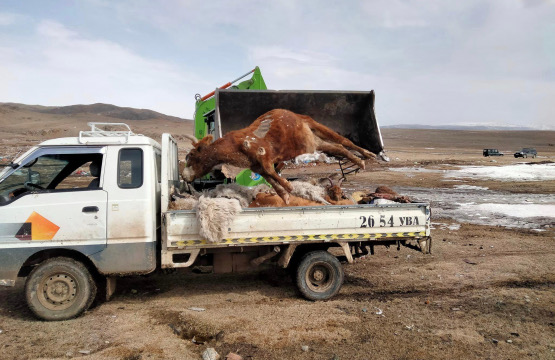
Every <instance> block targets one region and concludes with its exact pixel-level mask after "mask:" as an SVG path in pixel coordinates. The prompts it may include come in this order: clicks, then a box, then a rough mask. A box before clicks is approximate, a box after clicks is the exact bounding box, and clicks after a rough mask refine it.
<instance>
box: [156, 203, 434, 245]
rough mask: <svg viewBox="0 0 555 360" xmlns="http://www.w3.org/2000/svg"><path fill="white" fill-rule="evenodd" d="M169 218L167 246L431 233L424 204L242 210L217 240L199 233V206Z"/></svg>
mask: <svg viewBox="0 0 555 360" xmlns="http://www.w3.org/2000/svg"><path fill="white" fill-rule="evenodd" d="M164 218H165V227H166V230H165V234H166V236H165V239H164V242H165V243H164V247H165V249H166V250H168V251H172V250H187V249H199V248H214V247H229V246H249V245H260V244H261V243H263V244H264V245H279V244H289V243H295V242H358V241H374V240H383V239H390V240H400V239H404V240H407V239H415V240H418V239H421V238H424V237H428V236H429V235H430V208H429V205H428V204H420V203H413V204H387V205H371V204H370V205H349V206H338V205H335V206H315V207H285V208H253V209H250V208H249V209H243V211H242V212H240V213H239V214H238V215H237V216H236V217H235V219H234V220H233V222H232V223H231V225H230V226H229V237H228V238H227V239H223V240H222V241H221V242H218V243H210V242H208V241H207V240H205V239H202V238H201V237H200V236H199V234H198V224H197V219H196V214H195V212H194V211H189V210H185V211H167V212H166V213H165V216H164Z"/></svg>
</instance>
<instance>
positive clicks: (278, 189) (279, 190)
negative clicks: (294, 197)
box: [261, 174, 289, 205]
mask: <svg viewBox="0 0 555 360" xmlns="http://www.w3.org/2000/svg"><path fill="white" fill-rule="evenodd" d="M261 175H262V177H264V179H266V181H267V182H268V183H269V184H270V185H272V188H273V189H274V190H275V191H276V193H277V194H278V196H279V197H280V198H282V199H283V202H285V204H287V205H289V193H288V192H287V190H285V189H284V188H283V187H282V186H281V185H280V184H279V183H278V182H277V181H276V180H274V178H272V177H271V176H270V175H268V174H261Z"/></svg>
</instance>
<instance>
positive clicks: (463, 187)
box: [454, 185, 489, 190]
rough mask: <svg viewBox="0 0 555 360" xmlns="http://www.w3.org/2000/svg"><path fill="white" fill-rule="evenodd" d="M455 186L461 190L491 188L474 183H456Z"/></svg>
mask: <svg viewBox="0 0 555 360" xmlns="http://www.w3.org/2000/svg"><path fill="white" fill-rule="evenodd" d="M454 188H455V189H459V190H489V188H487V187H483V186H474V185H455V186H454Z"/></svg>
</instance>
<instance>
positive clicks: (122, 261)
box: [0, 123, 431, 320]
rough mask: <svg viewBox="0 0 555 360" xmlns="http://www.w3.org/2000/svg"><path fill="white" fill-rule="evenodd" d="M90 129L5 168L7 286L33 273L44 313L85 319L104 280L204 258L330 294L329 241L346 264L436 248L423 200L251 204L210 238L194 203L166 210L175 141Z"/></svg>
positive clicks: (0, 240)
mask: <svg viewBox="0 0 555 360" xmlns="http://www.w3.org/2000/svg"><path fill="white" fill-rule="evenodd" d="M90 125H91V130H90V131H82V132H81V133H80V135H79V136H78V137H73V138H60V139H53V140H48V141H45V142H43V143H41V144H40V145H38V146H35V147H33V148H31V149H30V150H29V151H27V152H26V153H25V154H23V155H21V156H19V157H18V158H17V159H15V160H14V161H13V162H12V163H11V164H9V165H8V166H6V168H5V169H3V170H2V172H1V173H0V285H3V286H14V285H15V282H16V281H17V278H18V277H24V276H26V277H27V280H26V284H25V295H26V299H27V303H28V305H29V307H30V309H31V310H32V311H33V312H34V313H35V314H36V315H37V316H38V317H39V318H42V319H45V320H62V319H69V318H72V317H76V316H78V315H80V314H81V313H82V312H84V311H85V310H86V309H87V308H88V307H89V306H90V305H91V303H92V301H93V300H94V298H95V297H96V296H97V288H98V289H99V290H103V289H104V288H105V289H106V296H107V297H108V298H109V297H110V296H111V295H112V293H113V291H114V289H115V279H116V277H118V276H125V275H132V274H147V273H151V272H153V271H155V270H156V269H160V268H180V267H190V266H196V265H208V266H213V272H215V273H223V272H234V271H245V270H249V269H252V268H255V267H257V266H258V265H260V264H262V263H270V264H276V265H278V266H281V267H283V268H289V269H292V270H294V271H295V274H296V275H295V279H296V280H295V281H296V283H297V286H298V287H299V290H300V291H301V293H302V294H303V295H304V296H305V297H307V298H308V299H313V300H318V299H327V298H330V297H331V296H333V295H335V294H336V293H337V292H338V291H339V288H340V287H341V284H342V281H343V268H342V265H341V263H340V261H339V260H338V258H337V257H336V256H334V255H332V253H330V252H328V249H329V248H331V247H337V248H338V250H339V251H341V253H342V254H343V255H342V256H341V257H340V259H341V260H344V261H345V262H352V261H353V257H356V256H361V255H363V254H368V253H369V252H370V253H373V247H374V245H388V246H389V245H395V246H400V245H406V246H408V247H412V248H414V249H417V250H421V251H424V252H429V250H430V246H431V238H430V208H429V205H427V204H417V203H413V204H388V205H353V206H316V207H289V208H256V209H250V208H249V209H243V211H242V212H241V213H239V214H238V215H237V217H236V218H235V220H234V221H233V222H232V224H231V225H230V226H229V229H228V230H229V238H227V239H224V240H223V241H221V242H220V243H208V242H207V241H206V240H204V239H202V238H201V237H200V236H199V234H198V226H197V222H196V217H195V212H194V211H183V210H182V211H169V210H168V204H169V202H170V201H171V199H170V195H171V194H170V188H171V187H172V186H175V185H177V186H179V181H180V180H179V173H178V172H179V170H178V159H177V144H176V142H175V140H174V139H173V138H172V137H171V136H170V135H169V134H163V136H162V145H160V144H159V143H158V142H156V141H155V140H153V139H150V138H148V137H146V136H141V135H136V134H134V133H132V132H131V130H130V129H129V127H127V125H125V124H120V125H124V126H126V129H125V130H124V131H104V130H99V128H98V126H97V125H96V124H94V123H91V124H90ZM89 171H90V172H89ZM335 253H337V251H336V252H335ZM99 293H100V292H99Z"/></svg>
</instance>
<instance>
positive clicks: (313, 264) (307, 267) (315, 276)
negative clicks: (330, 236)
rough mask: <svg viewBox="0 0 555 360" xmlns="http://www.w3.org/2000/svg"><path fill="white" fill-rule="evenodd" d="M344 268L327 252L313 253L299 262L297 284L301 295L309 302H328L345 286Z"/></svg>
mask: <svg viewBox="0 0 555 360" xmlns="http://www.w3.org/2000/svg"><path fill="white" fill-rule="evenodd" d="M343 276H344V274H343V267H342V266H341V263H340V262H339V260H337V258H336V257H335V256H333V255H332V254H330V253H329V252H327V251H323V250H320V251H312V252H309V253H307V254H306V255H305V256H303V258H302V259H301V261H300V262H299V267H298V268H297V276H296V283H297V288H298V289H299V291H300V292H301V294H302V295H303V296H304V297H305V298H307V299H309V300H327V299H329V298H331V297H333V296H334V295H335V294H337V293H338V292H339V289H340V288H341V285H343Z"/></svg>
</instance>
